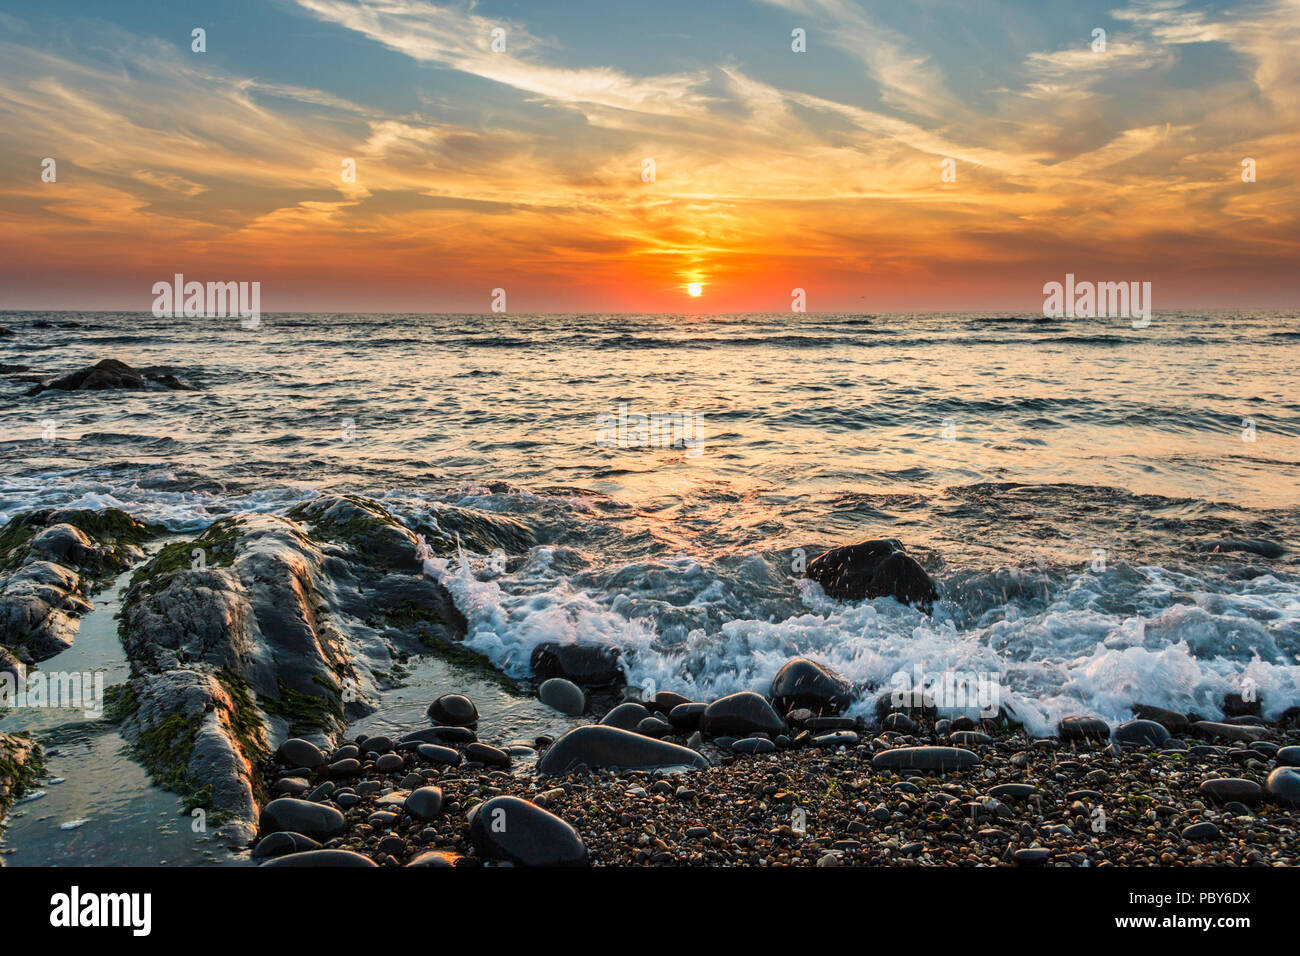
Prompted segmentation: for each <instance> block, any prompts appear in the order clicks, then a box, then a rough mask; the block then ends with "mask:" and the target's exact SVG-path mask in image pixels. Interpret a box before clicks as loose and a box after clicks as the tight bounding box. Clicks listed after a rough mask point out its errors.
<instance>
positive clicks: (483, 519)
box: [411, 504, 537, 557]
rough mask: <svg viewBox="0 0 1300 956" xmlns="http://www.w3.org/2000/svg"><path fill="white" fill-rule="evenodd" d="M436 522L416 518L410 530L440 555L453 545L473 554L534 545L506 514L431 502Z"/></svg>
mask: <svg viewBox="0 0 1300 956" xmlns="http://www.w3.org/2000/svg"><path fill="white" fill-rule="evenodd" d="M433 512H434V515H433V516H434V519H435V521H436V525H435V524H432V523H430V522H427V521H417V522H414V523H413V525H412V528H411V530H413V531H414V532H415V533H416V534H419V535H421V536H423V538H424V540H425V543H426V544H427V545H428V546H429V550H430V551H431V552H432V553H433V554H436V555H439V556H440V557H446V556H449V555H454V554H455V553H456V548H457V544H458V543H459V545H460V547H462V548H464V549H465V550H466V551H469V552H472V553H474V554H491V553H492V552H493V551H498V550H500V551H504V552H505V553H506V554H524V553H526V552H527V551H528V549H529V548H532V547H534V546H535V545H536V544H537V537H536V535H534V534H533V532H532V530H531V529H529V527H528V526H527V525H525V524H524V523H523V522H521V521H518V520H516V519H515V518H511V517H509V516H507V515H498V514H493V513H491V512H488V511H478V510H476V509H474V508H463V507H461V506H459V505H445V504H435V505H434V506H433Z"/></svg>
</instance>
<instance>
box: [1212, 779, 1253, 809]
mask: <svg viewBox="0 0 1300 956" xmlns="http://www.w3.org/2000/svg"><path fill="white" fill-rule="evenodd" d="M1200 793H1201V796H1203V797H1205V798H1206V799H1207V800H1211V801H1213V802H1214V803H1231V802H1233V801H1236V802H1237V803H1244V804H1246V805H1248V806H1251V805H1254V804H1256V803H1259V801H1261V800H1263V799H1264V791H1263V789H1262V788H1261V787H1260V785H1259V784H1257V783H1256V782H1255V781H1254V780H1244V779H1242V778H1241V777H1218V778H1216V779H1214V780H1206V781H1204V782H1202V783H1201V788H1200Z"/></svg>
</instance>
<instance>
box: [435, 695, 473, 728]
mask: <svg viewBox="0 0 1300 956" xmlns="http://www.w3.org/2000/svg"><path fill="white" fill-rule="evenodd" d="M429 716H430V717H432V718H433V719H434V720H436V721H437V722H438V723H440V724H449V725H451V726H452V727H471V726H473V725H474V724H476V723H478V708H477V707H475V706H474V702H473V701H472V700H470V699H469V698H468V697H466V696H465V695H464V694H443V695H442V696H441V697H439V698H438V699H437V700H435V701H434V702H433V703H432V704H430V705H429Z"/></svg>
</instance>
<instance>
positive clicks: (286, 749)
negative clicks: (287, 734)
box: [276, 737, 326, 770]
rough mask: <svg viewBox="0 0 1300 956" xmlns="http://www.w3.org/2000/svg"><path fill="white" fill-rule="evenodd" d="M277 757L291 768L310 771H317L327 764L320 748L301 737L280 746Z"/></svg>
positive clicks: (293, 738) (291, 739)
mask: <svg viewBox="0 0 1300 956" xmlns="http://www.w3.org/2000/svg"><path fill="white" fill-rule="evenodd" d="M276 756H277V757H279V758H280V760H281V762H283V763H285V764H287V765H288V766H290V767H306V768H307V769H308V770H315V769H316V768H317V767H320V766H323V765H324V764H325V762H326V757H325V755H324V754H323V753H321V751H320V748H319V747H317V746H316V745H315V744H314V743H312V742H311V741H310V740H303V739H301V738H299V737H292V738H290V739H289V740H286V741H285V742H284V743H282V744H280V749H279V750H278V751H276Z"/></svg>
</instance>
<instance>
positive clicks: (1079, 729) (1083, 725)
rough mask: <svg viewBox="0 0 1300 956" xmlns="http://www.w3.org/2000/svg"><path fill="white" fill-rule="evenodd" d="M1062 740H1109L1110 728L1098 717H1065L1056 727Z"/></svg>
mask: <svg viewBox="0 0 1300 956" xmlns="http://www.w3.org/2000/svg"><path fill="white" fill-rule="evenodd" d="M1056 733H1057V735H1058V736H1059V737H1060V738H1061V739H1062V740H1069V741H1076V742H1077V741H1083V740H1109V739H1110V726H1109V725H1108V724H1107V723H1106V721H1104V720H1102V719H1101V718H1099V717H1065V718H1063V719H1062V720H1061V722H1060V723H1059V724H1057V725H1056Z"/></svg>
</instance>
